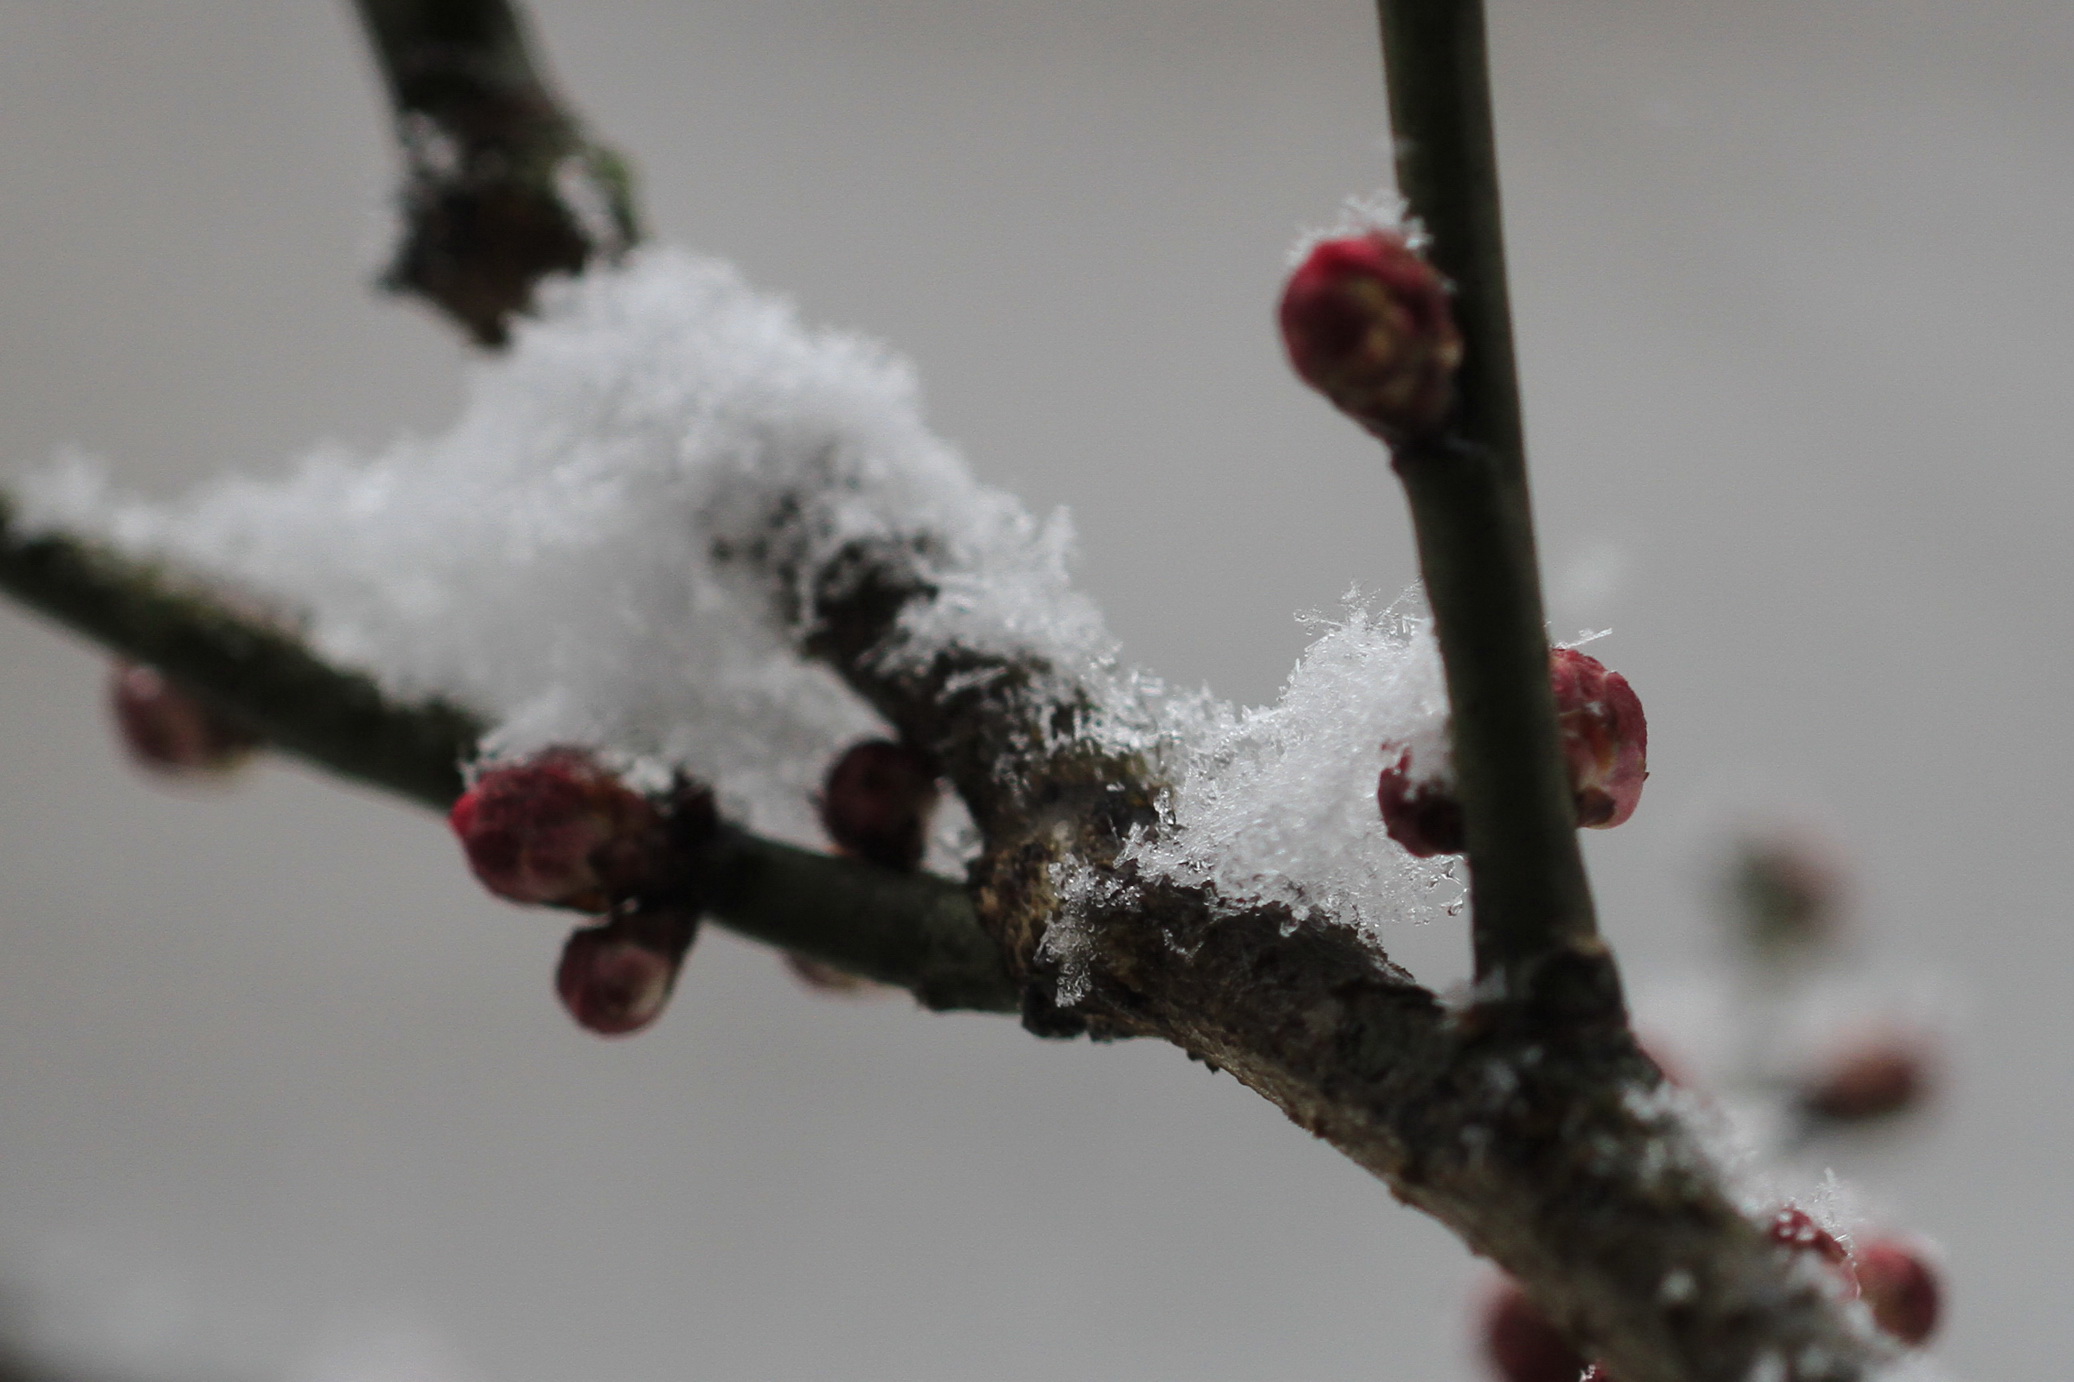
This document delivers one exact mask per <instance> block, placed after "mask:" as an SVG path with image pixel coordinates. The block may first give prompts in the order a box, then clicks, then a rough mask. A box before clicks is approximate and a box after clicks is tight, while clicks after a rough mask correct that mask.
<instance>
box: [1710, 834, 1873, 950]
mask: <svg viewBox="0 0 2074 1382" xmlns="http://www.w3.org/2000/svg"><path fill="white" fill-rule="evenodd" d="M1726 882H1727V886H1728V894H1729V901H1730V902H1731V903H1732V904H1733V907H1734V910H1735V913H1736V917H1737V920H1738V921H1739V922H1740V923H1741V924H1742V925H1743V927H1745V928H1746V930H1747V933H1748V936H1749V938H1750V939H1751V940H1752V941H1754V942H1756V943H1757V945H1758V946H1760V947H1761V948H1763V949H1766V950H1772V951H1782V950H1786V949H1788V948H1791V947H1804V946H1809V945H1815V944H1818V943H1820V942H1822V941H1825V940H1827V939H1829V937H1830V936H1831V935H1832V934H1833V933H1834V932H1835V930H1836V927H1837V920H1838V916H1839V914H1840V913H1841V911H1842V908H1843V897H1844V869H1843V866H1842V865H1841V864H1840V863H1839V862H1838V861H1837V859H1836V857H1835V853H1834V851H1833V849H1831V848H1830V847H1829V846H1828V845H1827V844H1826V843H1825V842H1824V841H1822V840H1821V839H1819V838H1818V837H1816V836H1814V835H1812V834H1810V833H1808V832H1806V831H1793V832H1788V831H1786V830H1783V829H1781V830H1777V831H1774V832H1770V833H1766V834H1763V835H1758V836H1752V837H1750V838H1747V839H1744V840H1742V841H1741V842H1740V843H1739V844H1738V846H1737V848H1736V853H1735V857H1734V858H1733V859H1732V860H1731V861H1730V863H1729V867H1728V876H1727V880H1726Z"/></svg>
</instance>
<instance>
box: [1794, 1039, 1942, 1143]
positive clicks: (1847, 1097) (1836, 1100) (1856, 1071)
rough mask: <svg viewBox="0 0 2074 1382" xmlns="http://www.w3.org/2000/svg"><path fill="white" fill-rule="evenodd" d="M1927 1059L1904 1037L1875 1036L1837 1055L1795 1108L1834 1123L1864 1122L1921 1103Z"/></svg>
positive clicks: (1927, 1086) (1927, 1076)
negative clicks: (1798, 1107)
mask: <svg viewBox="0 0 2074 1382" xmlns="http://www.w3.org/2000/svg"><path fill="white" fill-rule="evenodd" d="M1930 1085H1931V1075H1930V1057H1929V1053H1928V1052H1927V1051H1925V1050H1924V1049H1923V1047H1922V1046H1921V1045H1920V1044H1919V1043H1917V1042H1915V1041H1913V1040H1911V1039H1909V1038H1908V1037H1905V1036H1900V1035H1891V1036H1882V1037H1877V1038H1874V1039H1872V1040H1869V1041H1866V1042H1864V1043H1863V1044H1862V1045H1859V1046H1855V1047H1851V1048H1848V1049H1846V1050H1844V1051H1841V1052H1839V1053H1837V1054H1836V1055H1835V1056H1833V1057H1832V1058H1831V1059H1829V1060H1828V1061H1827V1062H1825V1063H1824V1065H1823V1068H1822V1069H1821V1070H1820V1071H1818V1072H1817V1073H1816V1075H1815V1076H1814V1078H1813V1079H1811V1080H1810V1081H1809V1082H1808V1083H1807V1085H1806V1087H1805V1088H1803V1089H1802V1091H1801V1096H1800V1098H1801V1107H1803V1108H1805V1109H1806V1110H1807V1111H1808V1112H1809V1113H1812V1114H1814V1115H1816V1116H1817V1117H1820V1118H1827V1119H1830V1120H1831V1121H1833V1122H1838V1123H1866V1122H1871V1121H1872V1120H1874V1119H1878V1118H1887V1117H1891V1116H1893V1115H1894V1114H1897V1113H1903V1112H1906V1111H1907V1110H1909V1109H1911V1108H1914V1107H1915V1106H1916V1105H1917V1104H1919V1103H1921V1102H1922V1101H1923V1099H1924V1098H1925V1097H1926V1096H1927V1095H1928V1094H1929V1092H1930Z"/></svg>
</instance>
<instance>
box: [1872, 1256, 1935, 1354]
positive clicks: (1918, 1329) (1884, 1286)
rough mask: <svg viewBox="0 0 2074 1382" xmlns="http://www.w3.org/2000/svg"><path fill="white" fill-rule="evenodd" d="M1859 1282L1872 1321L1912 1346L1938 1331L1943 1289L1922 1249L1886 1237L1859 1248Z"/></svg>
mask: <svg viewBox="0 0 2074 1382" xmlns="http://www.w3.org/2000/svg"><path fill="white" fill-rule="evenodd" d="M1857 1268H1858V1284H1859V1287H1860V1289H1861V1290H1862V1291H1863V1293H1864V1297H1865V1303H1866V1305H1868V1306H1869V1307H1871V1309H1872V1318H1873V1322H1874V1323H1875V1324H1877V1325H1878V1326H1879V1327H1880V1328H1881V1329H1883V1330H1885V1331H1886V1332H1887V1333H1889V1334H1891V1335H1893V1336H1894V1337H1895V1338H1897V1339H1899V1340H1901V1342H1903V1343H1905V1344H1909V1345H1911V1346H1913V1345H1916V1344H1920V1343H1922V1342H1923V1341H1924V1340H1925V1339H1927V1338H1929V1337H1930V1336H1931V1335H1932V1334H1934V1333H1936V1332H1937V1317H1938V1314H1939V1311H1940V1306H1941V1299H1940V1298H1941V1296H1942V1295H1943V1292H1942V1290H1941V1289H1940V1288H1939V1286H1938V1284H1937V1274H1936V1273H1935V1272H1933V1271H1932V1270H1931V1269H1930V1264H1929V1263H1928V1262H1927V1261H1925V1260H1924V1258H1923V1255H1922V1253H1920V1252H1918V1251H1917V1250H1916V1249H1914V1248H1912V1247H1910V1246H1909V1245H1908V1244H1906V1243H1901V1242H1896V1241H1895V1240H1893V1239H1883V1240H1881V1241H1879V1242H1876V1243H1868V1244H1866V1245H1865V1246H1864V1247H1862V1248H1860V1249H1859V1250H1858V1256H1857Z"/></svg>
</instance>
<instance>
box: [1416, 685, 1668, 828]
mask: <svg viewBox="0 0 2074 1382" xmlns="http://www.w3.org/2000/svg"><path fill="white" fill-rule="evenodd" d="M1548 675H1549V685H1550V689H1551V690H1552V691H1553V692H1554V693H1555V703H1556V731H1557V733H1558V735H1559V736H1560V739H1561V743H1562V749H1563V761H1564V763H1565V764H1566V765H1567V766H1568V768H1569V770H1570V790H1571V792H1572V794H1573V800H1574V803H1575V808H1576V812H1577V823H1578V824H1579V825H1584V826H1592V827H1596V828H1599V829H1610V828H1612V827H1613V826H1616V825H1619V824H1620V823H1621V822H1623V821H1625V820H1626V819H1627V818H1628V817H1629V816H1632V815H1634V814H1635V806H1636V804H1637V803H1638V802H1640V801H1641V799H1642V783H1643V782H1644V780H1646V779H1647V778H1648V776H1649V767H1648V761H1647V750H1648V741H1649V728H1648V725H1647V723H1646V722H1645V721H1644V720H1643V718H1642V702H1641V700H1640V698H1639V697H1637V696H1636V695H1635V692H1634V688H1632V687H1630V686H1629V685H1628V682H1627V678H1626V677H1623V676H1622V675H1621V674H1620V673H1618V672H1609V671H1607V670H1606V665H1605V664H1604V663H1602V662H1600V661H1599V660H1598V659H1597V658H1595V657H1587V656H1586V655H1585V654H1583V653H1580V652H1578V651H1577V650H1576V649H1574V648H1552V649H1550V650H1549V654H1548ZM1383 755H1384V757H1385V759H1386V760H1387V764H1386V766H1385V767H1384V768H1383V771H1382V775H1381V777H1380V778H1378V779H1377V782H1376V803H1377V805H1379V806H1380V807H1381V808H1382V811H1383V828H1384V829H1385V830H1387V831H1388V832H1389V834H1390V838H1391V839H1393V840H1395V841H1397V843H1398V844H1400V845H1403V846H1404V847H1405V849H1406V850H1407V851H1409V852H1410V853H1411V854H1412V855H1414V856H1415V857H1417V858H1420V859H1425V858H1430V857H1431V856H1433V855H1435V854H1459V853H1461V852H1462V851H1463V849H1465V848H1466V847H1467V845H1468V840H1467V836H1466V835H1465V833H1464V831H1463V825H1462V805H1461V802H1460V800H1459V799H1458V798H1457V797H1456V795H1455V782H1454V778H1453V777H1452V776H1451V775H1449V774H1447V773H1440V774H1430V773H1421V772H1419V771H1418V768H1417V765H1416V764H1414V763H1413V761H1412V751H1411V750H1410V749H1409V748H1406V747H1404V746H1402V745H1399V744H1395V743H1388V742H1386V743H1384V745H1383Z"/></svg>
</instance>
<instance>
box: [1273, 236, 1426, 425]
mask: <svg viewBox="0 0 2074 1382" xmlns="http://www.w3.org/2000/svg"><path fill="white" fill-rule="evenodd" d="M1280 318H1281V325H1282V343H1283V344H1284V345H1285V346H1287V347H1288V350H1289V359H1290V362H1291V363H1292V364H1294V365H1295V366H1296V372H1297V374H1298V375H1300V376H1301V377H1302V378H1303V381H1304V382H1305V383H1306V384H1309V385H1310V386H1311V387H1312V388H1314V389H1316V390H1317V391H1318V392H1320V393H1322V394H1324V395H1325V396H1326V397H1327V398H1328V399H1330V400H1332V403H1333V406H1335V407H1337V408H1338V409H1339V410H1340V411H1341V412H1343V413H1346V414H1347V415H1348V416H1349V417H1352V418H1353V419H1354V420H1355V421H1356V422H1359V423H1360V424H1361V425H1362V426H1364V427H1366V428H1368V429H1369V430H1370V431H1371V432H1374V433H1375V434H1377V435H1378V436H1380V437H1383V438H1384V439H1385V440H1388V441H1406V440H1414V439H1417V438H1419V437H1423V436H1427V435H1430V434H1431V433H1432V432H1434V431H1435V430H1436V429H1437V428H1438V427H1439V426H1440V424H1441V422H1442V421H1443V420H1444V419H1445V418H1446V417H1447V413H1448V410H1449V409H1450V408H1451V407H1452V406H1453V404H1454V380H1455V371H1456V369H1458V368H1459V367H1460V366H1461V363H1462V335H1461V332H1459V331H1458V330H1457V329H1456V328H1455V319H1454V312H1453V310H1452V308H1451V307H1450V305H1449V302H1448V290H1447V285H1446V284H1445V283H1444V282H1443V281H1442V280H1441V277H1440V275H1439V274H1438V273H1437V272H1435V271H1434V268H1433V266H1432V265H1431V264H1428V263H1427V262H1426V261H1425V260H1424V259H1421V258H1420V257H1419V255H1418V252H1417V251H1415V250H1413V249H1412V247H1411V246H1410V245H1409V244H1408V243H1406V241H1405V239H1404V237H1403V236H1402V235H1399V234H1397V233H1396V232H1395V231H1387V230H1371V231H1369V232H1367V233H1366V234H1363V235H1351V236H1347V237H1344V238H1342V239H1336V240H1324V241H1321V242H1319V243H1318V244H1317V245H1315V246H1313V247H1312V249H1311V252H1310V254H1309V255H1308V256H1307V257H1306V258H1305V259H1304V261H1303V263H1302V264H1301V265H1300V266H1298V268H1297V270H1296V272H1295V273H1294V274H1292V275H1290V278H1289V284H1288V286H1287V287H1286V288H1285V289H1284V290H1283V292H1282V305H1281V312H1280Z"/></svg>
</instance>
